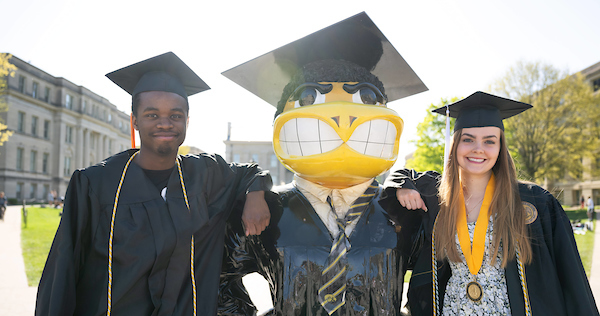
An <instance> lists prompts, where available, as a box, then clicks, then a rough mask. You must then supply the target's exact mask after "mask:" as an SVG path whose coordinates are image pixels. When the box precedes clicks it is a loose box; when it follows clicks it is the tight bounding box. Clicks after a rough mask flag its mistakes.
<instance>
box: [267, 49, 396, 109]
mask: <svg viewBox="0 0 600 316" xmlns="http://www.w3.org/2000/svg"><path fill="white" fill-rule="evenodd" d="M306 82H358V83H361V82H368V83H371V84H373V85H375V86H376V87H377V88H378V89H379V90H380V91H381V93H383V95H384V97H386V98H387V96H386V95H385V90H384V88H383V83H381V81H380V80H379V78H377V76H375V75H374V74H372V73H371V72H369V71H368V70H367V69H365V68H364V67H361V66H359V65H357V64H355V63H352V62H349V61H345V60H337V59H326V60H318V61H314V62H311V63H309V64H306V65H304V67H302V69H300V70H299V71H297V72H296V74H295V75H294V76H293V77H292V80H291V81H290V82H289V83H288V84H287V85H286V86H285V88H284V89H283V93H282V94H281V99H279V102H278V103H277V111H276V113H275V117H277V116H278V115H279V114H281V112H283V108H284V107H285V104H286V103H287V101H288V98H289V97H290V95H291V94H292V93H293V92H294V90H296V88H298V87H299V86H300V85H301V84H303V83H306Z"/></svg>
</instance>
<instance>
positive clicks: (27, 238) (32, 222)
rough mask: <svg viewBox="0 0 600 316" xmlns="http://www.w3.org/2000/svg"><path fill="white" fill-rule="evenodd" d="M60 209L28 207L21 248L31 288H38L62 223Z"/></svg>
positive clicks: (22, 230) (22, 229)
mask: <svg viewBox="0 0 600 316" xmlns="http://www.w3.org/2000/svg"><path fill="white" fill-rule="evenodd" d="M59 212H60V209H55V208H49V207H47V208H41V207H27V227H25V225H23V226H22V227H21V247H22V249H23V260H24V261H25V272H26V274H27V283H28V284H29V286H37V285H38V283H39V282H40V277H41V276H42V270H43V269H44V264H46V258H47V257H48V252H49V251H50V246H51V245H52V240H53V239H54V234H55V233H56V229H57V228H58V223H59V222H60V216H58V213H59Z"/></svg>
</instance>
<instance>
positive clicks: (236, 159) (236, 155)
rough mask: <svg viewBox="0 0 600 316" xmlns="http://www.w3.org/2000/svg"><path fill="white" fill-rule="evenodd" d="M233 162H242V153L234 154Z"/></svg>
mask: <svg viewBox="0 0 600 316" xmlns="http://www.w3.org/2000/svg"><path fill="white" fill-rule="evenodd" d="M233 162H240V154H234V155H233Z"/></svg>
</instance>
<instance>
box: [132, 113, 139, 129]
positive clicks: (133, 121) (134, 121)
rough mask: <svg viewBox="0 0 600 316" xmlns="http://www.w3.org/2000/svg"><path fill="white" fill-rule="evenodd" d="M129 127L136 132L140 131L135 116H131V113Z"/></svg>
mask: <svg viewBox="0 0 600 316" xmlns="http://www.w3.org/2000/svg"><path fill="white" fill-rule="evenodd" d="M131 126H133V128H135V130H136V131H139V130H140V129H139V128H138V123H137V117H135V115H133V113H131Z"/></svg>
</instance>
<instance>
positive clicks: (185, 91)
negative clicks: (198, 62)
mask: <svg viewBox="0 0 600 316" xmlns="http://www.w3.org/2000/svg"><path fill="white" fill-rule="evenodd" d="M106 76H107V77H108V78H109V79H110V80H112V81H113V82H114V83H115V84H116V85H117V86H119V87H121V88H122V89H123V90H125V91H127V93H129V94H131V97H132V98H135V96H136V95H137V94H138V93H141V92H146V91H165V92H172V93H175V94H178V95H180V96H181V97H183V98H184V99H186V101H187V99H188V96H191V95H194V94H196V93H199V92H202V91H205V90H208V89H210V87H209V86H208V85H207V84H206V83H204V81H203V80H202V79H201V78H200V77H199V76H198V75H196V73H194V71H192V69H190V68H189V67H188V66H187V65H186V64H185V63H184V62H183V61H182V60H181V59H179V57H177V55H175V54H174V53H173V52H168V53H164V54H162V55H158V56H155V57H152V58H149V59H146V60H143V61H140V62H138V63H135V64H133V65H129V66H127V67H124V68H121V69H119V70H115V71H113V72H111V73H108V74H106ZM132 112H133V108H132ZM131 129H132V130H131V139H132V140H131V146H132V148H133V147H135V141H134V139H135V137H134V133H133V125H132V127H131Z"/></svg>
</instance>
